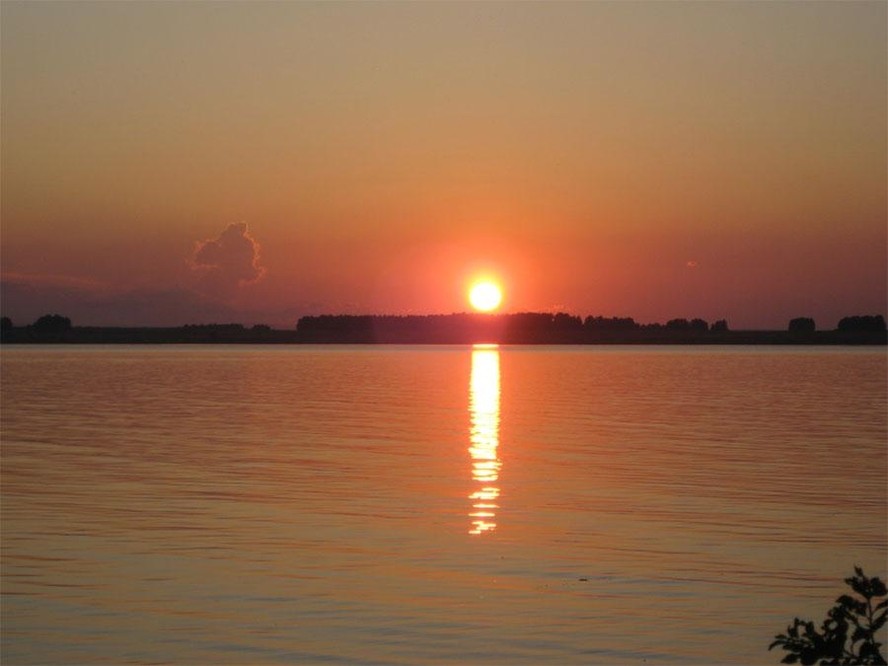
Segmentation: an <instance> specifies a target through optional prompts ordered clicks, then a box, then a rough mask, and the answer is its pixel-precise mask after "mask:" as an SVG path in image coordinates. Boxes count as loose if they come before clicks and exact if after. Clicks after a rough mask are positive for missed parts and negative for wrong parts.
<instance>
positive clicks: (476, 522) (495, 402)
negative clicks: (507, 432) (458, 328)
mask: <svg viewBox="0 0 888 666" xmlns="http://www.w3.org/2000/svg"><path fill="white" fill-rule="evenodd" d="M469 416H470V418H471V430H470V431H469V443H470V446H469V455H470V456H471V458H472V480H473V481H475V482H476V483H477V484H478V486H476V487H475V490H474V492H472V493H471V494H470V495H469V499H470V500H471V502H472V510H471V511H470V512H469V520H470V521H471V527H470V528H469V534H475V535H477V534H483V533H485V532H492V531H493V530H495V529H496V510H497V509H498V508H499V503H498V500H499V496H500V489H499V487H498V486H497V485H494V484H496V482H497V481H498V480H499V472H500V469H502V465H503V464H502V461H501V460H500V459H499V455H498V454H497V449H498V448H499V423H500V372H499V350H498V349H497V348H496V347H492V348H491V347H489V346H479V347H475V348H473V350H472V375H471V379H470V384H469Z"/></svg>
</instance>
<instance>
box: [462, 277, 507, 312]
mask: <svg viewBox="0 0 888 666" xmlns="http://www.w3.org/2000/svg"><path fill="white" fill-rule="evenodd" d="M502 302H503V290H502V289H501V288H500V286H499V285H498V284H496V283H495V282H491V281H490V280H484V281H482V282H476V283H475V284H473V285H472V288H471V289H470V290H469V303H471V304H472V307H473V308H475V309H476V310H478V311H480V312H491V311H493V310H496V309H497V308H498V307H499V306H500V303H502Z"/></svg>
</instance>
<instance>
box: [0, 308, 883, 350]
mask: <svg viewBox="0 0 888 666" xmlns="http://www.w3.org/2000/svg"><path fill="white" fill-rule="evenodd" d="M0 328H2V340H3V342H6V343H80V344H123V343H131V344H170V343H184V344H189V343H227V344H238V343H290V344H294V343H314V344H331V343H333V344H336V343H340V344H375V343H387V344H473V343H482V342H492V343H500V344H882V345H884V344H886V327H885V319H884V318H883V317H882V315H866V316H854V317H845V318H844V319H842V320H841V321H840V322H839V325H838V327H837V328H836V330H832V331H818V330H817V328H816V324H815V322H814V320H813V319H810V318H807V317H799V318H795V319H792V320H791V321H790V322H789V325H788V327H787V329H786V330H783V331H734V330H731V329H730V327H729V326H728V322H727V321H726V320H724V319H720V320H718V321H715V322H713V323H712V324H710V323H708V322H707V321H705V320H703V319H690V320H689V319H670V320H669V321H667V322H666V323H665V324H660V323H651V324H640V323H638V322H636V321H635V320H634V319H632V318H631V317H602V316H589V317H586V318H585V319H582V318H580V317H578V316H576V315H571V314H567V313H564V312H558V313H554V314H552V313H543V312H521V313H517V314H468V313H458V314H449V315H407V316H395V315H317V316H306V317H302V318H301V319H300V320H299V321H298V323H297V325H296V328H295V330H293V329H288V330H280V329H272V328H271V327H270V326H266V325H264V324H257V325H256V326H252V327H246V326H243V325H241V324H198V325H188V326H181V327H175V328H117V327H95V326H80V327H78V326H73V325H72V323H71V321H70V319H68V318H67V317H63V316H61V315H45V316H43V317H41V318H40V319H38V320H37V321H36V322H34V323H33V324H31V325H28V326H21V327H16V326H14V325H13V323H12V321H10V320H9V319H8V318H7V317H3V318H2V327H0Z"/></svg>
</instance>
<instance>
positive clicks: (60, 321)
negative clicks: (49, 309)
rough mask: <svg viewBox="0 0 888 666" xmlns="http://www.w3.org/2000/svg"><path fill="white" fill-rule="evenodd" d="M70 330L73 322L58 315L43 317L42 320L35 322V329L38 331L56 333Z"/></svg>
mask: <svg viewBox="0 0 888 666" xmlns="http://www.w3.org/2000/svg"><path fill="white" fill-rule="evenodd" d="M70 328H71V320H70V319H68V318H67V317H63V316H62V315H57V314H51V315H43V316H42V317H40V319H38V320H37V321H35V322H34V329H35V330H37V331H46V332H53V333H56V332H61V331H67V330H70Z"/></svg>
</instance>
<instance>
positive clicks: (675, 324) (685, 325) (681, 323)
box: [666, 319, 691, 331]
mask: <svg viewBox="0 0 888 666" xmlns="http://www.w3.org/2000/svg"><path fill="white" fill-rule="evenodd" d="M666 328H668V329H671V330H673V331H687V330H688V329H690V328H691V322H689V321H688V320H687V319H670V320H669V321H667V322H666Z"/></svg>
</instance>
